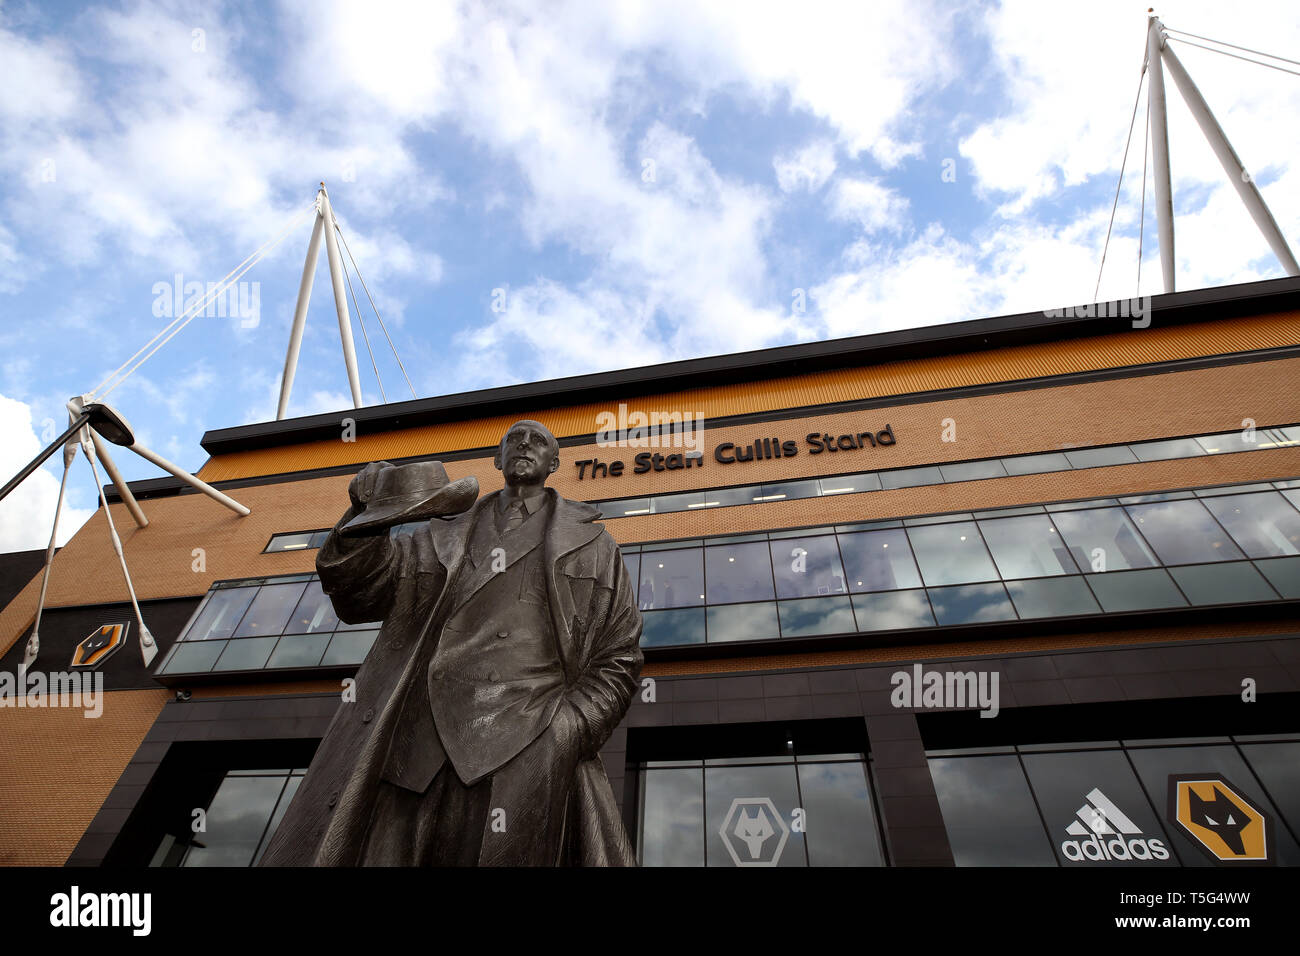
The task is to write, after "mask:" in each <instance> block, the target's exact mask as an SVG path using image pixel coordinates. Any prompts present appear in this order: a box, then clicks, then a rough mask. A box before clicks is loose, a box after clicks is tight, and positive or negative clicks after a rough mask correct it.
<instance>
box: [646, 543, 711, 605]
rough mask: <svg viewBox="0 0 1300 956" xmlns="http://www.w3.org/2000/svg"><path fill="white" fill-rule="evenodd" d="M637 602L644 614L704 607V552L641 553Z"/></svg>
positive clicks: (687, 549)
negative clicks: (670, 609)
mask: <svg viewBox="0 0 1300 956" xmlns="http://www.w3.org/2000/svg"><path fill="white" fill-rule="evenodd" d="M637 600H638V601H639V602H640V605H641V609H642V610H643V611H645V610H653V609H657V608H667V607H695V606H698V605H700V604H703V603H704V552H703V549H701V548H685V549H682V550H678V551H654V552H649V553H643V554H642V555H641V589H640V593H639V595H638V597H637Z"/></svg>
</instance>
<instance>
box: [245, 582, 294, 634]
mask: <svg viewBox="0 0 1300 956" xmlns="http://www.w3.org/2000/svg"><path fill="white" fill-rule="evenodd" d="M305 588H306V585H305V584H303V583H294V584H268V585H266V586H265V587H263V588H262V589H261V590H260V591H258V592H257V597H256V598H254V599H253V603H252V605H251V606H250V607H249V609H248V613H247V614H245V615H244V619H243V620H242V621H240V622H239V629H238V630H237V631H235V635H234V636H235V637H261V636H262V635H264V634H281V633H283V632H284V626H285V625H286V624H288V623H289V615H290V614H292V613H293V609H294V608H295V607H297V605H298V599H299V598H301V597H302V595H303V591H304V590H305Z"/></svg>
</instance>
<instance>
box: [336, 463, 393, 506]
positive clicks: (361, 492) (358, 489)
mask: <svg viewBox="0 0 1300 956" xmlns="http://www.w3.org/2000/svg"><path fill="white" fill-rule="evenodd" d="M396 467H397V466H396V465H393V464H390V463H389V462H386V461H372V462H370V464H368V465H366V466H365V467H364V468H362V469H361V470H360V471H359V472H357V474H356V477H355V478H353V479H352V481H351V483H350V484H349V485H348V497H349V498H351V499H352V509H353V510H354V511H357V512H360V511H362V510H364V509H365V507H366V503H367V502H369V501H370V498H371V496H372V495H374V493H375V482H376V481H377V480H378V478H379V475H380V473H381V472H382V471H383V470H384V469H385V468H396Z"/></svg>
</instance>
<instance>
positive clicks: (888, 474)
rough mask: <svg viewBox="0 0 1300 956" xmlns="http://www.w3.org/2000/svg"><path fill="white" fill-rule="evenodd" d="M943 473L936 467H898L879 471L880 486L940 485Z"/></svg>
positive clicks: (912, 486) (911, 486)
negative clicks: (894, 469) (893, 469)
mask: <svg viewBox="0 0 1300 956" xmlns="http://www.w3.org/2000/svg"><path fill="white" fill-rule="evenodd" d="M941 484H943V473H942V472H940V471H939V469H938V468H934V467H927V468H900V469H898V470H897V471H882V472H880V485H881V487H882V488H914V487H916V486H918V485H941Z"/></svg>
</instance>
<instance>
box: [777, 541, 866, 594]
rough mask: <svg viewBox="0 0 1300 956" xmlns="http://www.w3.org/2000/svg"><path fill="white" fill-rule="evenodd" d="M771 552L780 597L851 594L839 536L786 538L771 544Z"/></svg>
mask: <svg viewBox="0 0 1300 956" xmlns="http://www.w3.org/2000/svg"><path fill="white" fill-rule="evenodd" d="M771 548H772V570H773V571H774V572H775V574H776V594H777V597H783V598H795V597H815V596H816V595H819V594H845V593H847V591H848V588H846V587H845V586H844V570H843V568H841V567H840V551H839V547H838V546H837V545H836V543H835V535H833V534H828V535H822V536H820V537H816V538H784V539H781V540H778V541H773V542H771Z"/></svg>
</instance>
